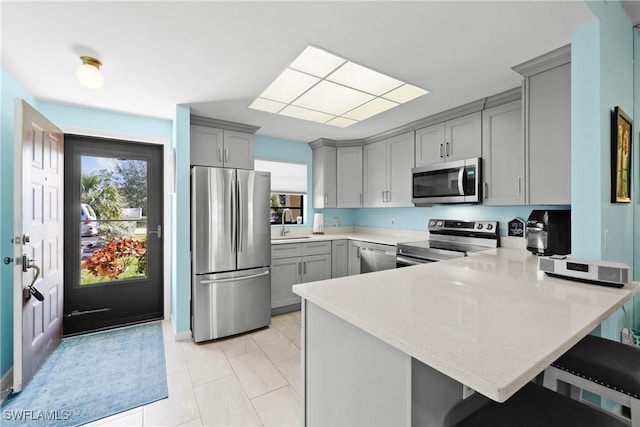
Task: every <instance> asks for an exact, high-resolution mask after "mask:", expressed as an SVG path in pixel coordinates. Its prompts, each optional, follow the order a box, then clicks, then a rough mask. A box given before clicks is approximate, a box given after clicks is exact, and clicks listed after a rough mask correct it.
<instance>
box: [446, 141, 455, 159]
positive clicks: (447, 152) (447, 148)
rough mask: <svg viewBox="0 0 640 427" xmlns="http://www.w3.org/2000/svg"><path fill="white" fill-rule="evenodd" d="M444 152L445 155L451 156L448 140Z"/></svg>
mask: <svg viewBox="0 0 640 427" xmlns="http://www.w3.org/2000/svg"><path fill="white" fill-rule="evenodd" d="M451 151H453V150H451ZM444 154H445V156H447V157H449V156H450V155H451V154H452V153H450V150H449V143H448V142H447V144H446V148H445V150H444Z"/></svg>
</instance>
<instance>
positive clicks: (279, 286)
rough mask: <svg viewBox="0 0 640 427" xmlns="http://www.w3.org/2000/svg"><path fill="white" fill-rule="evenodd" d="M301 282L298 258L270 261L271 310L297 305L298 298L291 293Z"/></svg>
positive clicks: (300, 265) (300, 268) (300, 267)
mask: <svg viewBox="0 0 640 427" xmlns="http://www.w3.org/2000/svg"><path fill="white" fill-rule="evenodd" d="M300 280H302V263H301V261H300V257H295V258H282V259H272V260H271V308H277V307H284V306H288V305H292V304H299V303H300V297H299V296H297V295H296V294H294V293H293V292H292V291H291V287H292V286H293V285H297V284H298V283H300Z"/></svg>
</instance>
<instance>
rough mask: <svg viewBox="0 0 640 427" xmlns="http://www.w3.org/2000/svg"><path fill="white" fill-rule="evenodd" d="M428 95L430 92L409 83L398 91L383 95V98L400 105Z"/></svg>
mask: <svg viewBox="0 0 640 427" xmlns="http://www.w3.org/2000/svg"><path fill="white" fill-rule="evenodd" d="M428 93H429V91H428V90H424V89H422V88H419V87H417V86H412V85H410V84H408V83H407V84H405V85H403V86H400V87H399V88H397V89H394V90H392V91H391V92H388V93H385V94H384V95H382V97H383V98H385V99H390V100H391V101H395V102H399V103H400V104H404V103H405V102H409V101H411V100H412V99H416V98H418V97H420V96H422V95H426V94H428Z"/></svg>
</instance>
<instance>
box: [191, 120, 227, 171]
mask: <svg viewBox="0 0 640 427" xmlns="http://www.w3.org/2000/svg"><path fill="white" fill-rule="evenodd" d="M222 140H223V131H222V129H214V128H210V127H206V126H191V164H192V165H198V166H217V167H222V159H223V155H224V152H223V150H224V142H223V141H222Z"/></svg>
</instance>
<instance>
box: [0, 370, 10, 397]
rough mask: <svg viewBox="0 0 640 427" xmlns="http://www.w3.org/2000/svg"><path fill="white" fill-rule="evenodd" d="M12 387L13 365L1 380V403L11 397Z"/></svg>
mask: <svg viewBox="0 0 640 427" xmlns="http://www.w3.org/2000/svg"><path fill="white" fill-rule="evenodd" d="M11 389H13V366H12V367H11V368H9V370H8V371H7V373H6V374H4V376H3V377H2V380H0V403H2V402H4V400H5V399H6V398H7V397H9V395H10V394H11Z"/></svg>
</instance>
